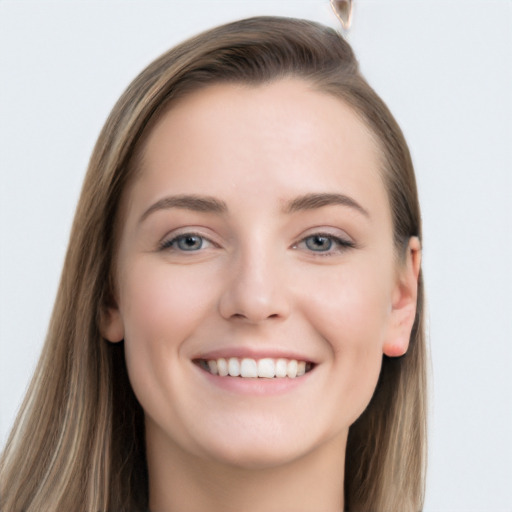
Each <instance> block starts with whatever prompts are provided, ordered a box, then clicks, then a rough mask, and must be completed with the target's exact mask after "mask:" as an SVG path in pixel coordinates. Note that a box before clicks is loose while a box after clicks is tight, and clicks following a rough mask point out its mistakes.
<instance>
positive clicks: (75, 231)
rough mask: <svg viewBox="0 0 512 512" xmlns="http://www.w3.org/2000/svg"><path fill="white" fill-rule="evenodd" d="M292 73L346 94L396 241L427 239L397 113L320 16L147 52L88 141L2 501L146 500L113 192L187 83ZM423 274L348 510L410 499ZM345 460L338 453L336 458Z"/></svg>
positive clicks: (418, 414)
mask: <svg viewBox="0 0 512 512" xmlns="http://www.w3.org/2000/svg"><path fill="white" fill-rule="evenodd" d="M284 76H295V77H298V78H301V79H303V80H306V81H308V82H309V83H311V84H313V85H314V86H315V88H317V89H318V90H320V91H324V92H327V93H329V94H333V95H335V96H337V97H339V98H341V99H343V100H344V101H345V102H346V103H347V104H349V105H350V106H351V107H352V108H353V110H354V111H355V112H356V114H357V115H359V116H360V118H361V119H362V120H363V121H364V122H365V123H366V125H367V126H368V127H369V129H370V131H371V133H372V134H373V136H374V137H375V139H376V141H377V142H378V143H379V145H380V148H381V155H382V159H381V160H382V162H381V167H382V169H381V172H382V175H383V177H384V181H385V184H386V188H387V191H388V196H389V201H390V205H391V210H392V216H393V225H394V238H395V246H396V250H397V254H403V253H404V251H405V247H406V245H407V241H408V240H409V238H410V237H411V236H417V237H419V238H420V239H421V219H420V210H419V204H418V197H417V191H416V183H415V177H414V171H413V166H412V162H411V158H410V155H409V150H408V148H407V144H406V142H405V139H404V137H403V135H402V132H401V130H400V128H399V126H398V125H397V123H396V121H395V120H394V118H393V116H392V115H391V113H390V112H389V110H388V109H387V107H386V106H385V104H384V103H383V102H382V100H381V99H380V98H379V97H378V96H377V95H376V94H375V92H374V91H373V90H372V88H371V87H370V86H369V85H368V84H367V82H366V81H365V80H364V78H363V77H362V76H361V74H360V72H359V69H358V64H357V61H356V59H355V57H354V54H353V52H352V49H351V48H350V46H349V45H348V43H347V42H346V41H345V40H344V39H343V38H342V37H341V36H340V35H339V34H338V33H337V32H336V31H334V30H332V29H329V28H327V27H324V26H322V25H319V24H317V23H314V22H310V21H304V20H295V19H287V18H274V17H258V18H251V19H247V20H242V21H238V22H234V23H230V24H227V25H224V26H221V27H218V28H215V29H212V30H210V31H207V32H204V33H202V34H200V35H198V36H196V37H194V38H192V39H189V40H188V41H186V42H184V43H182V44H180V45H179V46H177V47H175V48H173V49H171V50H170V51H169V52H167V53H165V54H164V55H162V56H161V57H159V58H158V59H157V60H155V61H154V62H153V63H152V64H150V65H149V66H148V67H147V68H146V69H145V70H144V71H143V72H142V73H141V74H140V75H139V76H138V77H137V78H136V79H135V80H134V81H133V82H132V84H131V85H130V86H129V87H128V89H127V90H126V91H125V93H124V94H123V95H122V96H121V98H120V99H119V101H118V102H117V104H116V105H115V107H114V109H113V110H112V113H111V114H110V117H109V118H108V120H107V122H106V124H105V126H104V128H103V130H102V132H101V134H100V136H99V139H98V141H97V143H96V146H95V148H94V152H93V154H92V157H91V161H90V164H89V168H88V171H87V175H86V178H85V182H84V185H83V189H82V193H81V197H80V201H79V203H78V207H77V211H76V215H75V220H74V224H73V228H72V232H71V237H70V242H69V247H68V252H67V255H66V260H65V264H64V269H63V273H62V277H61V282H60V286H59V290H58V294H57V298H56V303H55V307H54V311H53V316H52V319H51V322H50V326H49V331H48V335H47V339H46V343H45V345H44V349H43V352H42V355H41V358H40V361H39V364H38V366H37V369H36V371H35V375H34V377H33V379H32V382H31V385H30V388H29V390H28V392H27V395H26V398H25V400H24V402H23V405H22V407H21V409H20V412H19V414H18V417H17V419H16V422H15V425H14V428H13V430H12V432H11V434H10V437H9V439H8V441H7V444H6V447H5V450H4V452H3V454H2V456H1V459H0V509H1V510H5V511H6V512H7V511H8V512H11V511H21V510H23V511H26V512H43V511H62V510H73V511H78V510H83V511H86V512H97V511H104V512H105V511H116V512H117V511H142V510H145V509H147V504H148V482H147V468H146V459H145V446H144V424H143V411H142V408H141V406H140V405H139V404H138V402H137V400H136V398H135V396H134V394H133V392H132V390H131V387H130V383H129V380H128V376H127V372H126V368H125V363H124V348H123V344H122V343H119V344H112V343H108V342H107V341H106V340H105V339H103V338H102V336H101V334H100V329H99V323H100V317H101V313H102V310H103V308H105V307H106V306H108V304H109V300H110V297H111V296H112V291H113V279H112V275H113V268H112V267H113V261H114V255H115V248H116V240H115V233H116V229H115V225H116V219H117V217H118V214H119V204H120V198H121V195H122V194H123V191H124V190H125V189H126V186H127V184H128V183H129V182H130V180H131V179H132V177H133V174H134V172H136V171H137V156H138V155H139V154H140V151H139V149H140V147H141V145H142V143H143V139H144V136H145V135H147V133H148V132H149V130H150V129H151V126H152V124H153V123H154V121H155V119H156V118H157V117H158V116H159V115H160V114H161V113H162V112H163V111H164V109H165V108H166V107H167V106H168V105H169V104H170V103H171V102H174V101H177V100H178V99H179V98H180V97H182V96H183V95H184V94H187V93H189V92H191V91H194V90H197V89H199V88H201V87H207V86H208V85H210V84H213V83H219V82H240V83H248V84H261V83H265V82H269V81H272V80H277V79H279V78H281V77H284ZM423 317H424V312H423V284H422V279H421V274H420V277H419V290H418V302H417V313H416V320H415V323H414V327H413V330H412V334H411V340H410V346H409V350H408V352H407V354H406V355H405V356H403V357H400V358H387V357H385V356H383V364H382V370H381V375H380V379H379V382H378V385H377V389H376V391H375V394H374V396H373V398H372V400H371V402H370V404H369V406H368V408H367V409H366V410H365V412H364V413H363V414H362V415H361V417H360V418H359V419H358V420H357V421H356V422H355V424H354V425H353V426H351V428H350V431H349V438H348V444H347V453H346V461H345V466H346V468H345V507H346V509H347V510H350V511H368V512H369V511H418V510H420V509H421V508H422V503H423V493H424V476H425V475H424V473H425V457H426V355H425V335H424V323H423V322H424V320H423ZM340 463H341V461H340Z"/></svg>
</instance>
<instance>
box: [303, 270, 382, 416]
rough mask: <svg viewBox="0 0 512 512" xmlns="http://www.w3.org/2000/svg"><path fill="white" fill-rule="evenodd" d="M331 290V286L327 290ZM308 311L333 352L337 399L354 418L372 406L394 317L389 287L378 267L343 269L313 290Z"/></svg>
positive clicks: (333, 384) (334, 394) (334, 384)
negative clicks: (350, 270) (370, 404)
mask: <svg viewBox="0 0 512 512" xmlns="http://www.w3.org/2000/svg"><path fill="white" fill-rule="evenodd" d="M326 290H328V291H327V292H326ZM310 297H311V298H310V299H309V300H308V304H307V306H306V305H305V311H307V314H308V315H309V322H310V323H311V324H313V325H314V326H315V328H316V330H317V332H319V333H320V334H321V336H322V337H323V339H324V340H325V343H326V344H327V345H328V349H329V350H330V352H331V354H332V375H333V379H332V388H331V392H332V394H333V398H332V399H333V401H335V402H336V403H343V404H345V405H346V408H344V409H343V410H344V412H345V413H347V414H348V421H347V418H344V420H345V421H347V423H349V424H351V423H353V422H354V421H355V420H356V419H357V418H358V417H359V415H360V414H361V413H362V412H363V411H364V409H365V408H366V407H367V405H368V403H369V401H370V399H371V397H372V395H373V393H374V390H375V387H376V385H377V381H378V378H379V374H380V369H381V364H382V345H383V342H384V339H385V334H386V330H387V326H388V322H389V318H390V309H389V308H390V306H389V290H388V287H387V286H386V283H385V282H383V279H382V278H380V277H379V275H378V274H377V273H376V272H370V271H368V272H356V271H355V270H354V271H352V272H350V273H345V272H340V273H339V275H338V276H335V278H334V279H333V276H332V275H331V276H330V280H326V281H325V286H324V287H323V293H321V294H320V293H317V294H316V298H315V295H314V294H311V295H310Z"/></svg>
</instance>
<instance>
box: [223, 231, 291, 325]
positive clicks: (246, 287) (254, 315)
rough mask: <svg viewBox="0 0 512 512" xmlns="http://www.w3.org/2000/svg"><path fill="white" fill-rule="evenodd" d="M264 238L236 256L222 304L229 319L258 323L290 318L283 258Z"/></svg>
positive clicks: (256, 239)
mask: <svg viewBox="0 0 512 512" xmlns="http://www.w3.org/2000/svg"><path fill="white" fill-rule="evenodd" d="M264 238H265V237H264V236H260V237H257V236H254V237H253V238H252V241H249V242H248V243H247V244H243V245H242V246H241V247H240V248H239V250H238V251H237V252H236V256H235V257H234V260H233V263H232V268H231V269H230V278H229V280H228V283H227V286H226V288H225V290H224V293H223V295H222V297H221V299H220V304H219V306H220V312H221V314H222V316H224V317H225V318H238V319H244V320H246V321H248V322H251V323H257V322H261V321H263V320H266V319H269V318H284V317H285V316H287V314H288V300H287V297H286V291H287V290H286V286H285V269H284V259H283V255H282V254H281V251H279V249H277V248H276V247H269V245H270V244H269V243H268V242H266V241H265V240H264Z"/></svg>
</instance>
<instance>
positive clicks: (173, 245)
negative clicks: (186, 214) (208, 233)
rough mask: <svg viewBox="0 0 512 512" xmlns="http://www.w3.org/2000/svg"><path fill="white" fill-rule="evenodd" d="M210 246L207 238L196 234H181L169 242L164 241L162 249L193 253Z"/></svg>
mask: <svg viewBox="0 0 512 512" xmlns="http://www.w3.org/2000/svg"><path fill="white" fill-rule="evenodd" d="M211 244H212V242H210V241H209V240H208V239H207V238H205V237H203V236H201V235H198V234H197V233H183V234H181V235H178V236H175V237H174V238H171V239H170V240H165V241H164V242H163V243H162V245H161V248H162V249H174V250H177V251H185V252H194V251H199V250H200V249H205V248H206V247H209V246H210V245H211Z"/></svg>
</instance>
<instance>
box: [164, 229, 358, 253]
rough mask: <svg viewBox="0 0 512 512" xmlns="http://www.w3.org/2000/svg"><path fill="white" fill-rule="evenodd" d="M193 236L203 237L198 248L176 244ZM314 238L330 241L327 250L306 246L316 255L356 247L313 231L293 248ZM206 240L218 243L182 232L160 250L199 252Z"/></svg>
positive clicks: (347, 241)
mask: <svg viewBox="0 0 512 512" xmlns="http://www.w3.org/2000/svg"><path fill="white" fill-rule="evenodd" d="M193 237H197V238H199V239H201V245H200V246H199V247H198V248H197V249H189V250H187V249H181V248H177V247H176V244H178V243H179V241H180V240H185V239H187V238H193ZM313 238H317V239H320V238H322V239H326V240H328V241H329V242H330V245H329V247H328V248H327V249H326V250H320V251H315V250H314V249H311V248H310V247H306V250H308V251H310V252H311V253H312V254H315V255H316V256H324V257H325V256H332V255H334V254H339V253H341V252H344V251H346V250H348V249H353V248H354V247H355V244H354V243H353V242H352V241H350V240H346V239H344V238H340V237H337V236H335V235H332V234H330V233H313V234H311V235H308V236H306V237H304V238H303V239H302V240H300V241H299V242H298V243H296V244H294V245H293V246H292V249H299V248H300V247H299V246H300V245H301V244H304V245H306V246H307V241H308V240H310V239H313ZM205 241H206V242H207V243H208V244H211V245H214V246H216V244H215V243H214V242H212V241H211V240H210V239H209V238H207V237H205V236H203V235H201V234H200V233H195V232H188V233H180V234H179V235H176V236H175V237H173V238H171V239H169V240H164V241H163V242H162V243H161V244H160V250H169V249H173V250H176V251H179V252H191V253H192V252H199V251H200V250H201V249H203V245H204V242H205ZM333 246H334V250H333Z"/></svg>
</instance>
